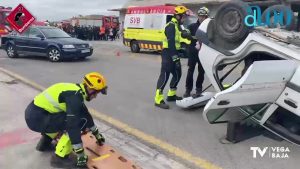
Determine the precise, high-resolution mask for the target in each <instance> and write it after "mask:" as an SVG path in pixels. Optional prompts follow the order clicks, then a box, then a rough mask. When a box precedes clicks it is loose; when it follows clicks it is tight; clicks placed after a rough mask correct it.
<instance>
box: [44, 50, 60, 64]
mask: <svg viewBox="0 0 300 169" xmlns="http://www.w3.org/2000/svg"><path fill="white" fill-rule="evenodd" d="M47 55H48V58H49V60H50V61H51V62H59V61H60V60H61V52H60V51H59V50H58V49H57V48H56V47H51V48H49V49H48V52H47Z"/></svg>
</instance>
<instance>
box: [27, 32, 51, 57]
mask: <svg viewBox="0 0 300 169" xmlns="http://www.w3.org/2000/svg"><path fill="white" fill-rule="evenodd" d="M47 45H48V43H47V40H46V37H45V36H44V35H43V33H42V32H41V31H40V30H39V29H38V28H31V29H30V32H29V48H30V49H29V51H28V52H30V53H34V54H37V55H45V56H46V49H47Z"/></svg>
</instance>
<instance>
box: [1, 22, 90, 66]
mask: <svg viewBox="0 0 300 169" xmlns="http://www.w3.org/2000/svg"><path fill="white" fill-rule="evenodd" d="M1 46H2V48H3V49H5V50H6V52H7V55H8V57H10V58H15V57H18V55H19V54H25V55H35V56H44V57H48V58H49V60H50V61H52V62H58V61H61V60H63V59H73V58H82V59H83V58H86V57H88V56H91V55H92V54H93V47H92V45H91V44H89V43H88V42H86V41H83V40H80V39H76V38H72V37H71V36H69V35H68V34H67V33H66V32H64V31H63V30H61V29H58V28H55V27H50V26H33V27H30V28H29V29H28V30H26V31H25V32H23V33H22V34H18V33H15V32H14V33H11V34H10V35H8V36H6V37H2V42H1Z"/></svg>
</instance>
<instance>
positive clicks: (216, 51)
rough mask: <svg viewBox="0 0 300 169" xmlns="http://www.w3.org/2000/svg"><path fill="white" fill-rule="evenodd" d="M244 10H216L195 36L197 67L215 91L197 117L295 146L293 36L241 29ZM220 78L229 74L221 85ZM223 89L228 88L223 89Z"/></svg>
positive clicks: (230, 6)
mask: <svg viewBox="0 0 300 169" xmlns="http://www.w3.org/2000/svg"><path fill="white" fill-rule="evenodd" d="M244 5H245V4H243V3H236V2H229V3H227V4H224V5H222V6H221V7H220V9H219V11H218V12H217V14H216V16H215V19H206V20H205V21H204V22H203V23H202V24H201V25H200V27H199V29H198V32H197V34H196V37H197V38H198V40H199V41H201V42H202V47H201V49H200V51H199V58H200V61H201V63H202V65H203V68H204V70H205V73H206V75H207V77H208V78H209V80H210V82H211V83H212V85H213V87H214V88H215V90H216V91H217V93H216V94H215V95H214V97H213V98H212V99H210V101H209V102H208V103H207V104H206V106H205V108H204V112H203V116H204V118H205V119H206V120H207V121H208V122H209V123H211V124H215V123H224V122H229V121H245V120H251V121H252V122H254V123H255V124H259V125H261V126H263V127H264V128H265V129H267V130H269V131H271V132H272V133H274V134H276V135H277V136H280V137H281V138H283V139H285V140H287V141H290V142H292V143H295V144H297V145H300V43H299V42H300V40H299V33H296V32H293V31H287V30H284V29H278V28H277V29H276V28H275V29H272V28H249V27H247V26H246V25H245V24H244V23H243V22H241V21H243V18H245V16H246V15H247V11H245V7H244ZM224 9H225V10H224ZM276 9H277V7H276ZM272 10H274V7H273V8H272ZM229 18H230V19H229ZM226 21H228V22H226ZM243 65H244V66H243ZM232 70H234V71H232ZM226 72H235V74H234V73H231V74H233V75H229V76H228V77H227V78H226V79H224V78H222V77H221V76H224V74H225V75H226V76H227V75H228V74H227V73H226ZM236 72H239V73H236ZM225 83H231V84H232V86H231V87H229V88H227V89H224V87H223V86H224V84H225Z"/></svg>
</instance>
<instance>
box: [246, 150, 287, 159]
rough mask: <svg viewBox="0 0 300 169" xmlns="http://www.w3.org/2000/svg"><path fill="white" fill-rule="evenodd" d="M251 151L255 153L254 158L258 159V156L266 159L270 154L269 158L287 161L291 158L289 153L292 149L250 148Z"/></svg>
mask: <svg viewBox="0 0 300 169" xmlns="http://www.w3.org/2000/svg"><path fill="white" fill-rule="evenodd" d="M250 150H252V152H253V158H257V157H258V154H259V155H260V157H264V156H265V155H266V153H267V152H268V156H269V158H276V159H287V158H289V155H288V153H290V149H289V148H288V147H264V148H262V149H261V148H260V147H250Z"/></svg>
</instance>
